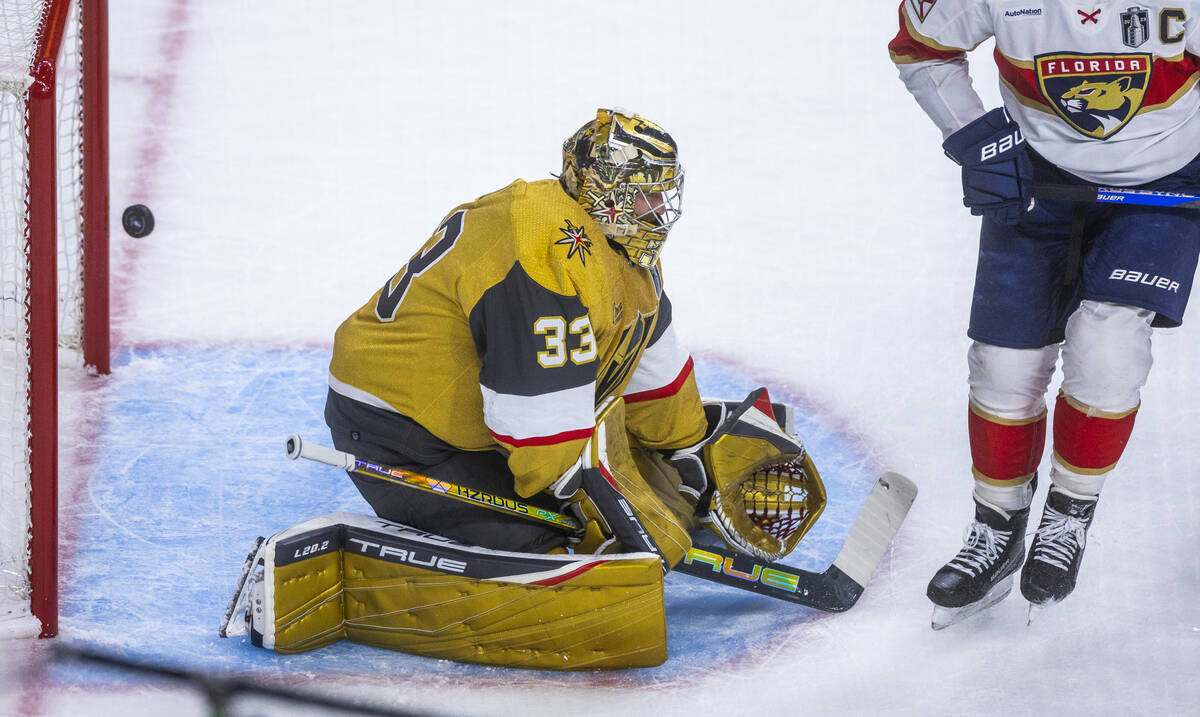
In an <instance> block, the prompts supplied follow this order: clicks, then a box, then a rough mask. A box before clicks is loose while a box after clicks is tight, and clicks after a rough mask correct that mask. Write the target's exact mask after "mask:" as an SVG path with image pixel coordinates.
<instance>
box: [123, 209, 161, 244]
mask: <svg viewBox="0 0 1200 717" xmlns="http://www.w3.org/2000/svg"><path fill="white" fill-rule="evenodd" d="M121 226H122V227H124V228H125V233H126V234H128V235H129V236H131V237H135V238H138V237H144V236H146V235H147V234H149V233H150V232H152V231H154V215H153V214H151V213H150V207H147V206H146V205H145V204H134V205H133V206H129V207H125V211H124V212H122V213H121Z"/></svg>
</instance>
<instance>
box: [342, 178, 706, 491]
mask: <svg viewBox="0 0 1200 717" xmlns="http://www.w3.org/2000/svg"><path fill="white" fill-rule="evenodd" d="M670 314H671V311H670V302H669V301H667V299H666V297H665V295H663V293H662V284H661V280H660V278H659V273H658V267H657V266H655V267H653V268H651V269H649V270H647V269H640V268H638V267H635V266H633V265H631V264H630V263H629V262H628V261H627V260H626V259H625V256H624V255H623V254H621V253H620V252H619V251H618V250H616V249H614V248H612V247H611V246H609V245H608V244H607V242H606V240H605V238H604V235H603V233H601V231H600V229H599V227H597V226H596V225H595V223H594V222H593V221H592V220H591V219H590V217H588V216H587V214H586V213H584V212H583V211H582V209H580V207H579V205H578V204H577V203H575V201H574V200H572V199H571V198H570V197H569V196H568V195H567V194H566V193H565V192H563V191H562V189H561V188H560V187H559V185H558V183H557V182H556V181H554V180H545V181H540V182H532V183H526V182H523V181H517V182H514V183H513V184H512V185H510V186H508V187H506V188H505V189H502V190H500V191H498V192H495V193H492V194H489V195H486V196H484V197H481V198H480V199H478V200H476V201H475V202H472V203H470V204H466V205H463V206H460V207H457V208H456V209H455V210H454V211H452V212H451V213H450V214H449V216H447V217H446V219H445V220H444V221H443V222H442V223H441V225H440V226H439V227H438V228H437V230H436V231H435V232H434V234H433V236H431V237H430V238H429V240H428V241H426V243H425V245H424V246H423V247H422V248H421V250H420V251H418V252H417V253H416V254H415V255H414V256H413V257H412V258H411V259H409V261H408V263H407V264H406V265H405V266H404V267H402V268H401V269H400V271H399V272H397V273H396V274H394V275H393V276H392V277H391V278H390V279H388V280H387V282H386V283H385V284H384V285H383V286H382V287H381V288H380V289H379V290H378V291H376V293H375V295H374V296H372V297H371V299H370V300H369V301H368V302H367V303H366V304H364V305H363V306H362V308H360V309H359V310H358V311H357V312H355V313H354V314H353V315H352V316H350V318H348V319H347V320H346V321H345V322H343V323H342V325H341V326H340V327H339V328H338V330H337V334H336V336H335V339H334V353H333V360H332V362H331V364H330V386H331V388H332V389H333V390H335V391H337V392H338V393H341V394H343V395H346V396H348V397H350V398H353V399H356V400H358V401H361V402H364V403H367V404H369V405H372V406H375V407H377V408H380V409H382V410H385V411H395V412H399V413H402V414H404V415H406V416H408V417H410V418H412V419H413V420H415V421H417V422H418V423H420V424H421V425H422V426H424V427H425V428H426V429H428V430H429V431H430V432H432V433H433V434H434V435H436V436H438V437H439V438H441V439H442V440H444V441H446V442H447V443H449V444H451V445H453V446H455V447H457V448H460V449H465V450H487V449H494V448H498V447H499V448H503V449H505V450H507V451H509V454H510V455H509V466H510V468H511V469H512V470H513V473H514V475H515V476H516V478H517V490H518V492H520V493H522V494H523V495H531V494H533V493H534V492H536V491H538V490H540V489H542V488H544V487H545V486H546V485H548V484H549V483H550V482H551V481H553V480H554V479H556V478H557V477H558V476H559V475H560V474H561V473H562V471H563V470H565V469H566V467H567V466H568V465H570V463H572V462H573V461H574V460H575V459H576V458H577V457H578V455H579V452H580V450H581V449H582V446H583V443H584V441H586V439H587V438H588V437H589V436H590V435H591V433H592V430H593V425H594V420H595V419H594V411H595V407H596V406H597V405H598V404H599V403H600V402H601V401H602V400H603V399H604V398H606V397H608V396H620V395H624V396H625V398H626V402H627V404H629V409H628V411H627V423H628V427H629V429H630V432H631V433H633V434H634V435H635V437H636V438H637V439H638V440H639V441H641V442H642V443H644V444H646V445H649V446H651V447H657V446H671V447H674V446H679V445H688V444H690V443H691V442H695V441H698V440H699V439H700V438H702V437H703V432H704V426H703V421H702V416H703V413H702V411H700V410H699V401H700V399H699V393H698V391H697V390H696V386H695V379H694V377H693V375H692V362H691V359H690V357H689V356H688V354H687V352H686V351H684V350H683V349H682V348H681V347H680V346H679V345H678V344H677V342H676V341H675V336H674V332H673V330H672V329H671V315H670Z"/></svg>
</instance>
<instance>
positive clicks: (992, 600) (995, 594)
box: [930, 575, 1013, 630]
mask: <svg viewBox="0 0 1200 717" xmlns="http://www.w3.org/2000/svg"><path fill="white" fill-rule="evenodd" d="M1012 586H1013V576H1011V575H1009V576H1008V577H1006V578H1004V579H1003V580H1001V581H1000V582H998V583H996V584H995V585H993V586H992V589H991V590H989V591H988V592H987V594H986V595H984V596H983V597H982V598H980V599H978V600H976V601H975V602H973V603H971V604H970V605H963V606H962V607H942V606H941V605H934V606H933V619H932V620H931V622H930V627H932V628H933V629H934V630H944V629H945V628H947V627H950V626H951V625H954V624H957V623H960V622H962V621H963V620H966V619H967V618H969V617H971V616H972V615H978V614H979V613H981V612H983V611H984V610H987V609H988V608H989V607H991V606H993V605H995V604H996V603H998V602H1000V601H1001V600H1003V599H1004V598H1006V597H1008V594H1009V593H1011V592H1012Z"/></svg>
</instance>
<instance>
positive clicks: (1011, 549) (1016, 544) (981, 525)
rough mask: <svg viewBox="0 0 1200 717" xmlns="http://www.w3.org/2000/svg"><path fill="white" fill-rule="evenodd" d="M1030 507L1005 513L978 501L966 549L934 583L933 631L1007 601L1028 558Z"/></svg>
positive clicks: (931, 593)
mask: <svg viewBox="0 0 1200 717" xmlns="http://www.w3.org/2000/svg"><path fill="white" fill-rule="evenodd" d="M1028 520H1029V509H1028V508H1024V509H1022V510H1014V511H1004V510H1001V509H999V508H997V507H995V506H992V505H991V504H989V503H985V502H983V501H981V500H980V499H979V498H978V497H976V498H975V520H974V522H972V523H971V524H970V525H969V526H967V532H966V535H965V536H964V537H963V547H962V550H959V551H958V555H955V556H954V557H953V558H952V559H951V560H950V562H948V563H946V564H945V565H943V566H942V568H941V570H938V571H937V572H936V573H934V575H933V579H932V580H930V581H929V588H928V590H926V591H925V594H926V595H928V596H929V599H930V600H932V601H933V605H934V608H933V629H934V630H941V629H942V628H944V627H948V626H950V625H953V624H954V623H956V622H959V621H961V620H964V619H966V618H968V617H970V616H971V615H974V614H976V613H978V612H981V611H982V610H985V609H987V608H989V607H991V606H992V605H995V604H996V603H998V602H1000V601H1001V600H1003V599H1004V598H1005V597H1007V596H1008V594H1009V593H1010V592H1012V583H1013V573H1015V572H1016V571H1017V568H1019V567H1021V561H1022V560H1024V559H1025V524H1026V522H1027V521H1028Z"/></svg>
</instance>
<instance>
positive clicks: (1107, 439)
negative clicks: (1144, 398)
mask: <svg viewBox="0 0 1200 717" xmlns="http://www.w3.org/2000/svg"><path fill="white" fill-rule="evenodd" d="M1137 412H1138V409H1137V407H1134V408H1132V409H1130V410H1129V411H1126V412H1124V413H1108V412H1105V411H1097V410H1095V409H1092V408H1091V407H1089V406H1087V405H1085V404H1082V403H1080V402H1079V401H1076V400H1075V399H1073V398H1071V397H1070V396H1068V395H1066V394H1065V393H1062V392H1059V394H1058V401H1057V402H1056V403H1055V404H1054V455H1055V457H1056V458H1057V459H1058V462H1059V463H1062V464H1063V467H1065V468H1066V469H1067V470H1070V471H1071V472H1073V473H1079V474H1084V475H1086V474H1092V475H1095V474H1099V473H1107V472H1108V471H1110V470H1112V469H1113V467H1114V466H1116V464H1117V460H1118V459H1120V457H1121V453H1122V452H1124V450H1125V444H1126V443H1128V442H1129V436H1130V434H1132V433H1133V421H1134V419H1135V418H1136V417H1137ZM1089 414H1090V415H1089Z"/></svg>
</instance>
